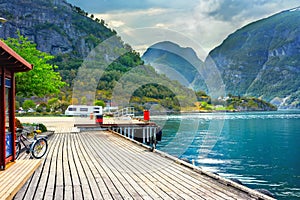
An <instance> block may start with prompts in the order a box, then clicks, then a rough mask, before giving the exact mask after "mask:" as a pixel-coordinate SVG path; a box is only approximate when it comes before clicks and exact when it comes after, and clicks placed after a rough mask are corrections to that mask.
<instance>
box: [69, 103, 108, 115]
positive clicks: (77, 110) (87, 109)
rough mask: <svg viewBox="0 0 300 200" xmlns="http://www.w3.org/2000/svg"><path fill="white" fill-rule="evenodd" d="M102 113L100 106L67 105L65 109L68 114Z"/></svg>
mask: <svg viewBox="0 0 300 200" xmlns="http://www.w3.org/2000/svg"><path fill="white" fill-rule="evenodd" d="M91 114H93V115H103V113H102V106H87V105H69V106H68V108H67V110H66V111H65V115H68V116H89V115H91Z"/></svg>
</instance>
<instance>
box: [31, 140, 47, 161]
mask: <svg viewBox="0 0 300 200" xmlns="http://www.w3.org/2000/svg"><path fill="white" fill-rule="evenodd" d="M47 149H48V143H47V140H45V139H44V138H40V139H38V140H37V141H36V142H34V143H33V146H32V148H31V155H32V156H33V157H34V158H37V159H39V158H41V157H43V156H44V155H45V154H46V152H47Z"/></svg>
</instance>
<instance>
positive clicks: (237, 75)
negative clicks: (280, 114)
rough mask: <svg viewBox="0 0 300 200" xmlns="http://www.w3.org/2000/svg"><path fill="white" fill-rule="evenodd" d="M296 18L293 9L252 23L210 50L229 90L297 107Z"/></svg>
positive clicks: (299, 26) (299, 46)
mask: <svg viewBox="0 0 300 200" xmlns="http://www.w3.org/2000/svg"><path fill="white" fill-rule="evenodd" d="M299 19H300V8H294V9H290V10H287V11H283V12H280V13H278V14H275V15H273V16H270V17H268V18H265V19H262V20H259V21H256V22H253V23H251V24H249V25H247V26H244V27H243V28H241V29H239V30H237V31H236V32H234V33H232V34H231V35H229V36H228V37H227V38H226V39H225V40H224V41H223V43H222V44H221V45H220V46H218V47H216V48H215V49H213V50H212V51H211V52H210V53H209V56H210V57H211V58H212V59H213V60H214V62H215V64H216V66H217V67H218V68H219V70H220V72H221V74H222V77H223V81H224V83H225V85H226V91H227V92H228V93H231V94H233V95H246V96H255V97H261V98H263V99H265V100H268V101H271V102H272V103H275V104H277V105H278V106H279V107H280V108H300V78H299V77H300V57H299V54H300V20H299Z"/></svg>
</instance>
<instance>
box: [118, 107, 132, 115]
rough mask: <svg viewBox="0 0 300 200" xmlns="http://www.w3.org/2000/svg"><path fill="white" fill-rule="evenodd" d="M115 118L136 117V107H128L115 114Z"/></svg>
mask: <svg viewBox="0 0 300 200" xmlns="http://www.w3.org/2000/svg"><path fill="white" fill-rule="evenodd" d="M113 114H114V117H134V107H126V108H123V109H120V110H118V111H116V112H114V113H113Z"/></svg>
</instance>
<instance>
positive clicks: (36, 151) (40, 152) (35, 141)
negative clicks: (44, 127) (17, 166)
mask: <svg viewBox="0 0 300 200" xmlns="http://www.w3.org/2000/svg"><path fill="white" fill-rule="evenodd" d="M16 132H17V133H18V136H17V140H16V159H17V158H18V157H19V155H20V152H21V143H22V144H23V146H24V147H25V149H26V153H27V154H29V153H30V154H31V156H32V157H34V158H36V159H39V158H42V157H43V156H44V155H45V154H46V152H47V149H48V143H47V139H46V137H39V138H38V137H37V132H36V131H34V137H33V138H32V139H30V138H28V137H27V136H26V135H27V134H29V133H30V131H29V130H27V129H20V128H17V130H16ZM25 134H26V135H25ZM26 143H28V144H26Z"/></svg>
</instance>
